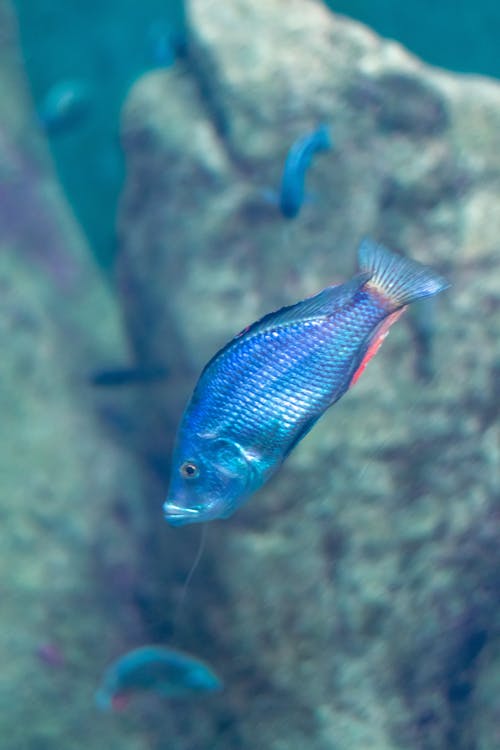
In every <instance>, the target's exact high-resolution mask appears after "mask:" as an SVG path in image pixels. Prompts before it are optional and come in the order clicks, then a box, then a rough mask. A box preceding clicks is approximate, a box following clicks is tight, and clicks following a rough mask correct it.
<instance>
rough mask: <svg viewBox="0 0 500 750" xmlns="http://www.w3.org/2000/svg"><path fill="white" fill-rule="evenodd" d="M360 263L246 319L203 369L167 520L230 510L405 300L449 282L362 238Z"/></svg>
mask: <svg viewBox="0 0 500 750" xmlns="http://www.w3.org/2000/svg"><path fill="white" fill-rule="evenodd" d="M359 266H360V273H359V274H358V275H357V276H355V277H354V278H353V279H351V281H348V282H347V283H345V284H341V285H339V286H332V287H327V288H326V289H324V290H323V291H322V292H320V293H319V294H317V295H315V296H314V297H310V298H309V299H306V300H303V301H302V302H298V303H297V304H295V305H292V306H290V307H285V308H282V309H281V310H278V311H277V312H274V313H271V314H269V315H266V316H265V317H264V318H262V319H261V320H260V321H258V322H256V323H254V324H253V325H252V326H249V327H248V328H247V329H245V330H244V331H242V332H241V333H240V334H239V335H238V336H236V338H234V339H233V340H232V341H231V342H229V344H227V345H226V346H225V347H224V348H223V349H222V350H221V351H220V352H219V353H218V354H217V355H216V356H215V357H214V358H213V359H212V360H211V361H210V362H209V363H208V365H207V366H206V367H205V369H204V371H203V373H202V374H201V376H200V379H199V381H198V384H197V386H196V388H195V390H194V393H193V395H192V398H191V400H190V402H189V404H188V406H187V409H186V411H185V413H184V416H183V419H182V421H181V425H180V428H179V431H178V436H177V441H176V447H175V449H174V455H173V461H172V473H171V482H170V490H169V495H168V499H167V501H166V503H165V504H164V512H165V516H166V519H167V521H169V522H170V523H171V524H173V525H180V524H184V523H189V522H194V521H206V520H211V519H215V518H227V517H228V516H230V515H231V514H232V513H233V512H234V511H235V510H236V509H237V508H238V507H239V506H240V505H241V504H242V503H243V502H245V500H247V499H248V497H249V496H250V495H251V494H252V493H253V492H255V490H257V489H258V488H259V487H261V486H262V485H263V484H264V483H265V482H266V481H267V480H268V479H269V477H270V476H271V475H272V474H273V473H274V472H275V471H276V470H277V469H278V468H279V466H280V465H281V463H282V462H283V461H284V459H285V458H286V457H287V455H288V454H289V453H290V451H291V450H292V449H293V448H294V446H295V445H297V443H298V442H299V441H300V440H301V439H302V438H303V437H304V435H306V433H307V432H309V430H310V429H311V427H312V426H313V425H314V423H315V422H316V421H317V420H318V419H319V417H321V415H322V414H323V413H324V412H325V410H326V409H328V407H330V406H331V405H332V404H334V403H335V402H336V401H338V400H339V398H340V397H341V396H342V395H343V394H344V393H345V392H346V391H347V390H348V388H349V387H350V385H352V384H353V383H354V382H356V380H357V378H358V377H359V375H360V374H361V372H362V371H363V369H364V367H365V365H366V363H367V361H368V360H369V359H370V358H371V357H372V356H373V355H374V354H375V352H376V351H377V349H378V347H379V346H380V344H381V342H382V340H383V338H384V337H385V335H386V333H387V331H388V329H389V327H390V325H391V324H392V323H393V322H394V321H395V320H396V319H397V318H398V317H399V315H400V314H401V313H402V311H403V309H404V308H405V307H406V305H407V304H408V303H410V302H412V301H413V300H416V299H420V298H422V297H426V296H430V295H433V294H436V293H438V292H440V291H441V290H442V289H444V288H446V286H448V285H447V283H446V281H445V280H444V279H443V278H442V277H441V276H439V275H438V274H437V273H435V272H434V271H433V270H432V269H430V268H427V267H425V266H422V265H420V264H419V263H416V262H415V261H412V260H409V259H407V258H404V257H402V256H398V255H395V254H394V253H392V252H390V251H389V250H386V249H385V248H384V247H382V246H381V245H376V244H374V243H372V242H370V241H365V242H363V243H362V244H361V246H360V249H359Z"/></svg>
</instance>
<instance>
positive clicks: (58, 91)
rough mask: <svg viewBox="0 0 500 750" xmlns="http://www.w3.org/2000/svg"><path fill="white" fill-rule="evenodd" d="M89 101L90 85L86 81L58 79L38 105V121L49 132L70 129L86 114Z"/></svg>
mask: <svg viewBox="0 0 500 750" xmlns="http://www.w3.org/2000/svg"><path fill="white" fill-rule="evenodd" d="M91 102H92V92H91V86H90V84H89V83H88V82H87V81H83V80H79V79H66V80H63V81H58V82H57V83H54V85H53V86H51V88H50V89H49V90H48V91H47V93H46V94H45V97H44V99H43V101H42V103H41V105H40V109H39V112H38V116H39V119H40V123H41V124H42V126H43V128H44V129H45V130H46V131H47V132H48V133H50V134H55V133H60V132H63V131H66V130H72V129H73V128H76V127H77V126H78V125H80V124H81V123H82V122H83V120H84V119H85V117H86V116H87V115H88V112H89V109H90V107H91Z"/></svg>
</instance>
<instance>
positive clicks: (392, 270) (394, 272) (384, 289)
mask: <svg viewBox="0 0 500 750" xmlns="http://www.w3.org/2000/svg"><path fill="white" fill-rule="evenodd" d="M358 262H359V268H360V271H362V272H367V273H369V274H370V279H369V281H368V282H367V283H366V286H367V287H369V288H371V289H373V290H374V291H376V292H378V294H381V295H382V296H383V297H385V298H386V299H387V300H388V301H389V302H390V303H391V306H392V307H393V309H394V310H397V309H399V308H401V307H404V306H405V305H408V304H409V303H410V302H414V301H415V300H418V299H422V298H423V297H432V296H433V295H434V294H438V293H439V292H442V291H443V289H446V288H447V287H449V283H448V282H447V281H446V279H445V278H443V276H441V275H440V274H439V273H437V271H434V269H432V268H429V267H428V266H423V265H422V264H421V263H418V262H417V261H416V260H411V259H410V258H405V257H404V256H402V255H397V254H396V253H393V252H391V251H390V250H387V248H385V247H384V246H383V245H378V244H377V243H376V242H373V241H372V240H368V239H366V240H363V242H362V243H361V245H360V247H359V251H358Z"/></svg>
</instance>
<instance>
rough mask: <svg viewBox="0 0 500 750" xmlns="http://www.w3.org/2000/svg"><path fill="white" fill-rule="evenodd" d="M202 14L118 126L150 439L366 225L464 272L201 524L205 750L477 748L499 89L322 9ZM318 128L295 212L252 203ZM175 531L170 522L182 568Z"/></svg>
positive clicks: (348, 267) (494, 498)
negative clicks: (248, 485) (223, 686)
mask: <svg viewBox="0 0 500 750" xmlns="http://www.w3.org/2000/svg"><path fill="white" fill-rule="evenodd" d="M190 21H191V27H192V43H191V48H190V56H189V60H188V62H187V63H186V64H185V66H183V67H181V66H179V67H177V68H175V69H173V70H171V71H169V72H156V73H153V74H151V75H148V76H146V77H145V78H143V79H141V80H140V81H139V82H138V83H137V84H136V85H135V87H134V88H133V90H132V91H131V94H130V97H129V99H128V101H127V103H126V106H125V110H124V120H123V143H124V146H125V149H126V152H127V159H128V182H127V186H126V189H125V193H124V196H123V201H122V207H121V220H120V232H121V259H120V269H119V271H120V283H121V289H122V298H123V301H124V306H125V310H126V318H127V325H128V330H129V332H130V335H131V340H132V342H133V345H134V347H135V350H136V352H137V353H138V354H139V355H140V356H141V357H146V358H149V359H153V360H154V359H156V358H162V359H166V360H167V362H168V363H169V365H170V366H171V368H172V373H173V377H172V388H171V391H170V393H169V395H168V396H165V397H164V398H162V399H159V400H157V401H154V402H153V403H152V404H150V405H149V408H150V409H151V410H153V411H154V412H155V414H156V415H157V416H158V422H157V429H158V430H159V431H160V430H161V429H162V430H163V437H162V438H161V439H162V441H163V442H162V446H163V445H165V444H167V443H169V442H170V443H171V442H172V438H173V429H174V426H175V424H176V422H177V420H178V419H179V417H180V414H181V411H182V406H183V403H184V401H185V398H186V397H187V396H188V394H189V391H190V390H191V388H192V386H193V385H194V383H195V380H196V376H197V373H198V371H199V370H200V368H201V367H202V366H203V365H204V363H205V362H206V360H207V359H208V357H210V356H211V355H212V354H213V353H214V351H216V350H217V348H218V347H220V346H221V345H222V344H224V343H225V342H226V341H227V339H228V338H229V337H230V336H232V335H233V334H234V333H235V332H236V331H238V330H239V329H240V328H242V327H243V326H245V325H247V324H248V323H249V322H251V321H253V320H254V319H256V318H257V317H259V316H260V315H262V314H264V313H266V312H268V311H270V310H272V309H273V308H276V307H278V306H280V305H282V304H287V303H290V302H293V301H295V300H297V299H300V298H301V297H304V296H306V295H307V294H310V293H313V292H314V291H317V290H318V289H320V288H322V287H324V286H325V285H326V284H328V283H332V282H333V281H335V280H340V279H344V278H346V277H348V276H350V275H351V274H352V272H353V268H354V260H355V258H354V255H355V248H356V246H357V244H358V242H359V240H360V238H361V237H363V236H365V235H370V236H373V237H375V238H377V239H379V240H382V241H384V242H385V243H386V244H387V245H388V246H390V247H393V248H400V249H402V250H403V251H404V252H406V253H408V254H409V255H411V256H412V257H415V258H417V259H419V260H421V261H423V262H426V263H429V264H431V265H433V266H436V267H438V268H440V269H441V270H442V271H443V272H445V273H446V274H447V275H448V276H449V278H450V281H451V282H452V288H451V290H450V291H449V292H447V293H446V295H442V297H441V298H439V299H437V300H436V301H435V303H430V302H429V303H426V304H424V305H423V306H422V307H421V308H420V310H417V311H414V312H413V313H412V314H411V315H410V314H409V315H407V316H406V317H405V318H404V319H403V320H402V321H401V322H400V323H398V325H397V326H395V328H394V330H393V331H392V332H391V335H390V337H389V339H388V341H387V342H386V343H385V344H384V348H383V350H382V352H381V353H380V355H379V356H378V357H377V359H376V360H375V361H374V362H373V363H371V364H370V366H369V368H368V371H367V373H366V374H365V375H364V376H363V378H362V379H361V381H360V383H359V384H358V385H357V386H356V388H355V389H354V390H353V392H352V393H350V394H349V395H347V396H346V397H345V398H344V399H343V400H342V401H341V402H340V403H339V404H338V405H336V406H335V407H334V409H333V410H332V412H331V413H328V414H327V415H326V416H325V418H324V419H323V420H321V422H320V423H319V424H318V425H317V426H316V427H315V428H314V430H313V431H312V432H311V434H310V435H308V436H307V438H306V439H305V440H304V442H303V443H302V444H301V445H300V446H299V448H298V449H297V450H296V451H295V452H294V453H293V455H292V456H291V457H290V458H289V459H288V460H287V463H286V465H285V467H283V469H282V470H281V472H280V473H279V474H278V476H277V477H276V478H275V479H274V480H273V481H272V482H271V483H270V484H269V486H267V487H266V488H265V489H263V490H262V491H261V492H260V493H259V494H258V495H257V496H256V497H255V498H253V499H252V500H251V501H250V503H249V504H248V506H247V507H246V508H245V509H242V510H241V511H239V512H238V513H237V514H236V515H235V516H234V517H233V518H231V519H230V520H229V521H227V522H226V523H224V524H212V525H211V527H210V529H209V531H208V541H207V550H206V553H205V556H204V558H202V562H201V570H199V571H198V573H197V575H196V576H195V579H194V582H193V583H192V589H191V593H190V595H189V597H188V601H187V603H186V605H185V606H186V610H185V613H184V615H183V627H184V630H183V632H182V633H181V634H180V638H181V639H183V640H184V642H185V645H186V647H190V648H192V649H194V648H195V646H196V645H197V643H198V642H200V641H201V640H202V639H203V638H205V639H206V638H209V639H210V642H211V644H212V648H213V658H212V659H211V661H212V663H213V665H214V667H215V668H216V669H220V671H221V672H222V674H223V675H224V677H225V680H226V683H227V685H228V690H227V694H226V695H227V697H226V700H227V703H226V704H225V709H224V712H225V713H223V711H222V707H220V708H218V707H217V706H216V707H215V709H214V710H215V711H216V716H217V715H218V714H217V711H220V714H221V715H223V716H224V720H222V719H221V718H220V716H219V722H218V725H219V727H220V726H221V724H224V727H225V728H226V731H225V733H222V734H219V737H218V742H217V745H216V746H217V748H226V747H227V748H230V747H236V746H237V747H241V748H245V750H246V748H248V750H250V748H255V747H265V748H271V749H274V750H277V749H278V748H287V750H295V748H297V750H298V749H299V748H301V749H302V748H303V747H304V746H307V747H308V748H310V749H311V750H326V749H327V748H328V749H329V750H330V749H331V748H335V749H336V750H361V749H362V748H363V750H364V748H366V747H371V748H376V749H377V750H403V748H404V749H405V750H409V749H415V750H417V748H418V749H425V750H443V749H446V748H450V749H451V748H453V749H454V750H465V748H469V747H470V744H467V739H466V727H465V723H464V722H465V721H466V717H467V716H473V721H474V726H475V727H477V731H478V736H479V735H480V736H485V730H484V729H483V728H482V721H483V717H482V708H483V704H482V702H481V699H480V698H479V697H477V696H475V684H476V683H475V680H476V676H477V675H478V674H479V660H480V659H481V655H482V652H483V650H485V649H486V648H487V647H488V644H489V642H490V639H494V638H495V637H498V630H499V627H500V621H499V617H498V607H497V600H498V583H495V582H494V579H493V577H492V571H493V570H494V569H495V565H498V554H497V553H496V552H495V550H494V549H492V548H491V547H486V546H485V545H484V544H483V543H482V541H481V540H482V536H483V534H484V533H485V529H487V528H488V527H489V526H490V525H491V523H492V518H494V517H495V512H497V511H495V507H496V506H497V505H498V487H499V482H498V479H499V478H498V441H499V433H498V424H497V419H498V385H497V381H498V357H499V350H498V338H499V322H498V309H499V303H500V291H499V290H500V284H499V274H498V258H499V249H498V231H497V227H498V224H499V220H500V219H499V217H500V210H499V208H498V206H499V205H500V164H499V163H498V154H499V153H500V136H499V132H500V130H499V128H498V119H499V117H500V88H499V87H498V85H497V84H495V83H493V82H491V81H488V80H486V79H480V78H471V77H460V76H456V75H451V74H448V73H446V72H444V71H441V70H437V69H432V68H430V67H428V66H425V65H423V64H422V63H421V62H420V61H419V60H417V59H416V58H414V57H412V56H410V55H409V54H408V53H407V52H406V51H405V50H404V49H403V48H402V47H400V46H399V45H397V44H395V43H393V42H388V41H384V40H382V39H380V38H378V37H376V36H375V35H374V34H373V33H371V32H370V31H369V30H368V29H366V28H364V27H362V26H361V25H359V24H356V23H354V22H351V21H349V20H347V19H344V18H341V17H337V16H332V15H329V14H328V12H327V10H326V9H324V8H323V7H322V6H321V5H320V4H319V3H316V2H313V1H312V0H269V2H266V3H261V2H259V3H258V2H252V0H234V2H231V3H223V2H220V0H219V1H216V0H212V1H209V0H192V2H191V3H190ZM318 122H327V123H329V124H331V126H332V129H333V137H334V141H335V149H334V150H333V151H332V152H329V153H325V154H320V155H318V157H317V159H316V160H315V163H314V165H313V167H312V169H311V171H310V174H309V175H308V188H309V190H310V191H311V193H313V194H314V196H313V199H312V200H311V201H310V202H309V203H308V204H307V205H304V207H303V210H302V212H301V214H300V215H299V217H298V218H297V219H296V220H294V221H293V222H286V221H285V220H284V219H283V218H282V217H281V216H280V214H279V212H278V210H277V208H276V207H275V206H274V205H273V204H272V202H270V201H269V200H268V199H267V198H266V195H267V192H268V191H269V189H273V188H274V189H275V188H276V186H277V185H279V179H280V173H281V169H282V166H283V163H284V159H285V155H286V152H287V149H288V148H289V146H290V143H291V142H292V141H293V140H294V139H295V138H296V137H298V136H300V135H302V134H303V133H304V132H306V131H307V130H308V129H310V128H312V127H314V126H315V125H316V124H318ZM429 341H430V349H431V355H430V356H429V354H428V351H427V350H428V349H429ZM423 357H426V358H427V359H426V361H425V363H424V364H425V366H423V363H422V358H423ZM419 374H420V375H425V378H423V377H420V376H419ZM155 434H156V433H155ZM158 434H160V432H158ZM188 534H192V535H193V534H194V532H192V530H186V531H184V530H178V531H173V532H171V533H170V534H169V535H168V539H169V540H170V539H172V540H173V541H172V542H170V543H169V547H168V549H167V548H165V550H164V553H163V554H164V558H165V560H167V561H171V563H170V564H171V565H172V570H173V571H175V575H178V570H179V567H178V566H179V562H178V559H177V555H179V554H180V549H181V547H182V545H183V544H184V540H189V543H190V542H191V539H192V538H193V536H186V535H188ZM174 537H175V540H176V541H174ZM177 540H178V541H177ZM466 541H467V545H466V546H467V549H468V550H469V553H468V554H469V557H468V558H467V559H468V561H469V562H470V561H471V560H473V561H474V563H473V564H472V562H470V564H467V565H466V564H465V563H464V545H465V542H466ZM166 567H168V565H167V566H166ZM173 576H174V573H172V577H173ZM164 585H165V589H167V586H168V583H167V582H165V584H164ZM164 596H165V598H166V599H168V596H169V595H168V594H165V595H164ZM485 653H486V651H485ZM463 674H466V675H467V681H468V682H467V685H466V686H464V685H463V684H462V676H461V675H463ZM493 679H494V678H492V677H490V676H488V677H484V680H483V682H482V684H490V683H491V681H492V680H493ZM477 695H478V696H479V695H480V691H478V694H477ZM485 710H486V711H487V713H488V717H489V718H488V719H486V718H485V719H484V720H485V721H487V722H489V724H490V725H491V716H492V712H491V710H490V709H485ZM485 717H486V714H485ZM215 720H216V719H215ZM181 747H184V745H182V744H181ZM185 747H189V739H188V738H186V744H185ZM485 747H488V745H485Z"/></svg>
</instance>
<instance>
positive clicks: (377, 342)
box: [349, 307, 406, 388]
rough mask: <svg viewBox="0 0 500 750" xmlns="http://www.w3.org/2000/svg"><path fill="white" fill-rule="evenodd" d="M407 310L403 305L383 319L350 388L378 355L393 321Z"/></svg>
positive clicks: (353, 377)
mask: <svg viewBox="0 0 500 750" xmlns="http://www.w3.org/2000/svg"><path fill="white" fill-rule="evenodd" d="M405 310H406V307H402V308H401V310H396V312H393V313H392V314H391V315H389V316H388V317H387V318H385V320H383V321H382V323H381V324H380V325H379V327H378V328H377V330H376V331H375V335H374V336H373V338H372V340H371V342H370V345H369V347H368V349H367V350H366V353H365V356H364V357H363V359H362V360H361V363H360V365H359V366H358V369H357V370H356V372H355V373H354V375H353V376H352V380H351V382H350V383H349V388H351V387H352V386H353V385H355V384H356V383H357V382H358V380H359V378H360V377H361V375H362V373H363V372H364V369H365V367H366V365H367V364H368V362H369V361H370V360H371V359H372V357H374V356H375V355H376V353H377V352H378V350H379V349H380V347H381V346H382V343H383V341H384V339H385V337H386V336H387V334H388V333H389V328H390V327H391V326H392V324H393V323H395V322H396V320H397V319H398V318H399V317H401V315H402V314H403V313H404V311H405Z"/></svg>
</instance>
